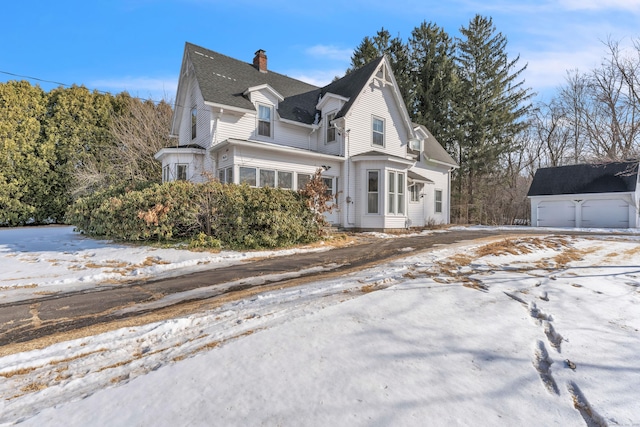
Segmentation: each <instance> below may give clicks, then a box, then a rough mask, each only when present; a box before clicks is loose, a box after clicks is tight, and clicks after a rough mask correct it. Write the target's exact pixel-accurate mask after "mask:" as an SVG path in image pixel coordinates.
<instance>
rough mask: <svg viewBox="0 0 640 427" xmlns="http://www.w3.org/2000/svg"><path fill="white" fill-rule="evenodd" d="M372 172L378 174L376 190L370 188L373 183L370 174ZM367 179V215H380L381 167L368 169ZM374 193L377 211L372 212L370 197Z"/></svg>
mask: <svg viewBox="0 0 640 427" xmlns="http://www.w3.org/2000/svg"><path fill="white" fill-rule="evenodd" d="M371 173H375V174H376V187H377V188H376V190H375V191H371V188H370V184H371V179H370V176H371V175H370V174H371ZM366 179H367V215H380V170H379V169H367V175H366ZM372 195H375V196H376V211H375V212H371V210H370V208H371V205H370V200H369V199H370V197H371V196H372Z"/></svg>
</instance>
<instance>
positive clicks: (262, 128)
mask: <svg viewBox="0 0 640 427" xmlns="http://www.w3.org/2000/svg"><path fill="white" fill-rule="evenodd" d="M272 113H273V109H272V107H269V106H267V105H258V135H260V136H266V137H268V138H271V120H272V117H273V114H272Z"/></svg>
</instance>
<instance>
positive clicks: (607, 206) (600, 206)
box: [582, 200, 629, 228]
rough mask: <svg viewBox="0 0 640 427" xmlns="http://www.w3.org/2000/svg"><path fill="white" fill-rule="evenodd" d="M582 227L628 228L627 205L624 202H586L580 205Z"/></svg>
mask: <svg viewBox="0 0 640 427" xmlns="http://www.w3.org/2000/svg"><path fill="white" fill-rule="evenodd" d="M582 226H583V227H603V228H628V227H629V204H628V203H627V202H625V201H624V200H587V201H585V202H584V203H583V204H582Z"/></svg>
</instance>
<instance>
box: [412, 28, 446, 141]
mask: <svg viewBox="0 0 640 427" xmlns="http://www.w3.org/2000/svg"><path fill="white" fill-rule="evenodd" d="M409 57H410V65H409V67H410V68H409V69H410V70H411V82H412V87H411V92H412V96H411V98H410V99H411V100H412V103H411V104H409V105H408V108H409V111H410V114H411V115H412V119H413V121H415V122H416V123H419V124H421V125H424V126H426V128H427V129H429V131H431V133H432V134H433V136H435V137H436V139H437V140H438V141H439V142H440V143H441V144H442V145H443V146H444V147H445V148H446V149H447V150H448V151H449V152H453V151H454V149H455V147H456V144H455V141H456V138H457V137H456V133H455V131H456V129H455V124H454V122H453V119H454V116H453V102H454V100H455V97H456V95H457V93H458V86H457V79H456V69H455V63H454V43H453V39H452V38H451V37H449V35H448V34H447V33H446V32H445V31H444V29H442V28H440V27H438V26H437V25H435V24H433V23H426V22H423V23H422V24H420V26H419V27H416V28H415V29H414V30H413V31H412V32H411V37H410V39H409Z"/></svg>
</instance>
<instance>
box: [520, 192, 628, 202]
mask: <svg viewBox="0 0 640 427" xmlns="http://www.w3.org/2000/svg"><path fill="white" fill-rule="evenodd" d="M635 194H636V192H635V191H610V192H607V193H564V194H534V195H531V196H530V195H527V198H528V199H535V198H547V199H558V200H565V199H569V198H570V199H572V200H581V199H593V198H599V199H605V198H610V197H621V196H631V197H633V196H635Z"/></svg>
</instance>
